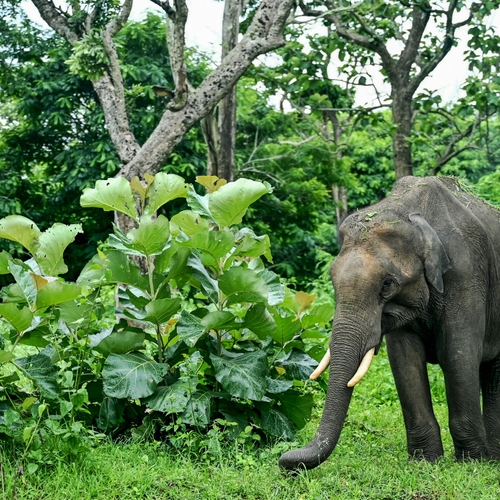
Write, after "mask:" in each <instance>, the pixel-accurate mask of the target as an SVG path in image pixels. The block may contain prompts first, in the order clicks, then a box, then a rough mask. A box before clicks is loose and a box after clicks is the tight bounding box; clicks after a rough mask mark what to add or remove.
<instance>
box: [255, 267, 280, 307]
mask: <svg viewBox="0 0 500 500" xmlns="http://www.w3.org/2000/svg"><path fill="white" fill-rule="evenodd" d="M259 276H260V277H261V278H262V279H263V280H264V282H265V283H266V285H267V289H268V297H267V303H268V304H269V305H270V306H275V305H278V304H281V303H282V302H283V300H284V299H285V285H283V284H282V283H281V280H280V277H279V276H278V275H277V274H276V273H273V272H272V271H269V270H268V269H264V270H263V271H261V272H259Z"/></svg>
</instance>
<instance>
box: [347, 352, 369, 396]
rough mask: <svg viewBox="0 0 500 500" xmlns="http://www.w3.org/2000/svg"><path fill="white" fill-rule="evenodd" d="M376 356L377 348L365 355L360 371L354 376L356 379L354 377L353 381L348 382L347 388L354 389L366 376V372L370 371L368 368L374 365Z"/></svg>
mask: <svg viewBox="0 0 500 500" xmlns="http://www.w3.org/2000/svg"><path fill="white" fill-rule="evenodd" d="M374 354H375V347H373V348H372V349H370V350H369V351H368V352H367V353H366V354H365V357H364V358H363V359H362V361H361V364H360V365H359V368H358V371H357V372H356V373H355V374H354V377H352V379H351V380H349V382H347V387H354V386H355V385H356V384H357V383H358V382H359V381H360V380H361V379H362V378H363V377H364V376H365V375H366V372H367V371H368V368H370V365H371V363H372V359H373V355H374Z"/></svg>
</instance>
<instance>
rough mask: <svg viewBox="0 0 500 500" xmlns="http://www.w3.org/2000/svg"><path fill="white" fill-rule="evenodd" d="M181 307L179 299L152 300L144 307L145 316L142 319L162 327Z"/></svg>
mask: <svg viewBox="0 0 500 500" xmlns="http://www.w3.org/2000/svg"><path fill="white" fill-rule="evenodd" d="M180 307H181V299H179V298H177V299H157V300H152V301H151V302H150V303H149V304H147V306H146V316H145V317H144V318H142V319H144V320H145V321H149V322H151V323H154V324H155V325H158V326H159V325H162V324H163V323H166V322H167V321H168V320H169V319H170V318H171V317H172V316H173V315H174V314H175V313H176V312H177V311H178V310H179V308H180Z"/></svg>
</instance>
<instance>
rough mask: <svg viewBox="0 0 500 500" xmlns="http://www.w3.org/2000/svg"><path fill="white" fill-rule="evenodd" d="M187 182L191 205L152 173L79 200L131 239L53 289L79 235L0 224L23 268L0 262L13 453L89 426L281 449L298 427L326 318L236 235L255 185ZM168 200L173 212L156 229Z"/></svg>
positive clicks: (265, 250) (253, 242) (266, 250)
mask: <svg viewBox="0 0 500 500" xmlns="http://www.w3.org/2000/svg"><path fill="white" fill-rule="evenodd" d="M198 180H199V182H200V183H201V184H203V186H205V188H206V190H207V191H208V192H207V194H205V195H200V194H198V193H197V192H196V190H195V189H194V187H193V186H191V185H187V184H186V183H185V182H184V180H183V179H182V178H181V177H179V176H177V175H174V174H165V173H159V174H157V175H156V176H155V177H153V176H147V178H146V180H145V182H144V183H140V182H139V181H138V179H134V180H132V181H131V182H128V181H127V180H126V179H124V178H113V179H108V180H106V181H104V180H101V181H97V183H96V185H95V188H92V189H89V188H88V189H86V190H85V191H84V193H83V195H82V197H81V203H82V206H84V207H97V208H101V209H103V210H107V211H118V212H122V213H124V214H126V215H128V216H129V217H131V218H132V219H134V221H135V223H136V224H135V228H134V229H132V230H130V231H129V232H128V234H124V233H123V232H121V231H120V230H119V229H118V228H117V227H115V228H114V234H112V235H110V236H109V238H108V240H107V241H106V242H105V243H104V244H102V245H101V247H100V248H99V250H98V253H97V254H96V255H95V256H94V257H93V258H92V259H91V260H90V262H88V263H87V264H86V265H85V267H84V269H83V271H82V272H81V274H80V276H79V278H78V279H77V281H76V283H69V282H65V281H64V280H63V279H62V278H60V275H61V274H64V273H65V272H66V271H67V267H66V265H65V263H64V260H63V252H64V250H65V249H66V247H67V246H68V245H69V244H70V243H71V242H72V241H73V240H74V238H75V236H76V234H77V233H78V232H80V231H81V227H80V226H79V225H70V226H66V225H63V224H55V225H54V226H52V227H51V228H50V229H48V230H46V231H44V232H41V231H40V230H39V229H38V228H37V227H36V225H35V224H34V223H33V222H32V221H30V220H29V219H26V218H24V217H21V216H9V217H6V218H4V219H2V220H0V237H3V238H6V239H8V240H11V241H14V242H15V243H16V244H20V245H22V247H23V248H24V250H25V251H26V252H27V253H28V258H27V259H26V260H24V261H22V260H20V259H16V258H13V257H12V256H11V255H10V254H9V253H7V252H5V251H4V252H2V253H1V254H0V273H2V274H10V275H11V276H12V279H13V284H11V285H9V286H7V287H5V288H4V289H2V291H1V294H0V296H1V298H2V300H3V302H2V303H0V316H1V317H2V319H3V320H5V321H6V322H7V324H8V325H9V330H8V332H7V333H5V334H4V335H3V337H2V339H3V340H2V344H3V345H2V350H0V363H1V365H2V372H1V375H0V383H1V385H2V386H3V388H4V391H3V397H2V400H3V401H1V402H0V432H2V433H3V434H4V435H7V436H10V437H13V438H15V439H18V440H20V441H22V440H24V443H25V446H26V451H28V449H29V448H30V447H31V448H33V449H34V448H36V446H35V444H36V443H37V442H39V441H40V437H42V438H43V435H44V434H46V435H52V434H58V435H61V436H63V437H64V438H66V439H68V440H70V439H74V438H76V437H78V436H81V435H83V434H88V435H95V431H94V430H93V429H94V428H95V426H96V427H97V428H98V429H100V430H101V431H103V432H105V433H110V434H116V433H118V432H123V431H124V430H126V429H129V428H131V427H133V428H134V429H133V434H134V435H135V436H147V435H149V434H150V433H152V432H156V431H158V429H160V428H163V430H164V431H176V430H177V429H179V426H181V427H182V428H183V429H185V428H186V426H187V427H190V428H194V429H198V430H200V429H203V428H206V427H210V426H211V425H213V423H214V422H217V424H216V425H217V426H218V427H220V426H223V427H224V428H225V429H226V432H227V433H229V434H230V435H232V436H238V435H241V433H244V434H245V436H248V433H249V432H250V433H251V432H253V431H255V430H257V431H258V432H260V431H263V432H264V433H266V434H267V435H271V436H277V437H286V438H291V437H293V435H294V429H295V428H300V427H302V426H304V424H305V423H306V421H307V420H308V418H309V417H310V412H311V408H312V402H313V398H312V394H311V391H310V390H309V389H308V388H307V386H306V384H305V381H306V380H307V379H308V376H309V374H310V373H311V371H312V370H313V368H314V367H315V366H316V360H318V359H319V358H320V357H321V356H322V354H323V345H324V343H325V339H326V338H327V336H328V334H327V332H326V331H325V330H324V329H323V326H324V325H325V324H327V323H328V322H329V321H330V320H331V318H332V315H333V304H332V303H331V301H330V300H329V299H323V300H317V299H316V300H315V296H314V295H309V294H306V293H304V292H293V291H292V290H290V289H288V288H287V287H286V286H285V285H284V284H283V283H282V281H281V280H280V278H279V276H278V275H276V274H275V273H273V272H272V271H270V270H268V269H266V267H265V266H264V261H263V258H265V259H266V260H267V261H269V262H272V255H271V249H270V245H269V238H268V236H267V235H256V234H255V233H254V232H253V231H252V230H250V229H248V228H245V227H241V222H242V218H243V216H244V215H245V212H246V211H247V209H248V207H249V206H250V205H251V204H252V203H253V202H254V201H256V200H257V199H259V198H260V197H261V196H263V195H265V194H266V193H268V192H269V191H270V187H269V186H268V185H267V184H265V183H261V182H257V181H253V180H249V179H238V180H237V181H236V182H232V183H229V184H225V182H224V181H221V180H219V179H217V178H212V177H202V178H198ZM184 197H185V198H186V201H187V204H188V206H189V210H184V211H182V212H180V213H178V214H176V215H174V216H173V217H172V218H171V219H170V220H168V219H167V218H166V217H165V216H164V215H161V214H159V215H158V211H159V209H161V208H162V207H163V206H164V205H165V204H167V203H169V202H170V201H172V200H174V199H177V198H184ZM113 301H114V302H115V303H114V304H113ZM157 424H160V425H157ZM252 430H253V431H252ZM245 439H246V438H245Z"/></svg>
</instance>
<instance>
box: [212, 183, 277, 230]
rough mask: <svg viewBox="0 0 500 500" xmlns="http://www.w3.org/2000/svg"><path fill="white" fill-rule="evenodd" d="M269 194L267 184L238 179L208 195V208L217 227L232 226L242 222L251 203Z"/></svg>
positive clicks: (269, 190) (269, 189)
mask: <svg viewBox="0 0 500 500" xmlns="http://www.w3.org/2000/svg"><path fill="white" fill-rule="evenodd" d="M270 192H271V188H270V186H269V184H267V183H266V184H263V183H262V182H257V181H252V180H250V179H238V180H237V181H235V182H229V183H228V184H226V185H224V186H221V187H220V189H218V190H217V191H215V192H214V193H212V194H210V195H209V201H208V208H209V211H210V213H211V214H212V216H213V218H214V220H215V222H217V224H218V225H219V226H221V227H228V226H232V225H234V224H239V223H240V222H241V221H242V219H243V216H244V215H245V213H246V211H247V209H248V207H249V206H250V205H251V204H252V203H254V202H255V201H257V200H258V199H259V198H260V197H261V196H263V195H264V194H266V193H270Z"/></svg>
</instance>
